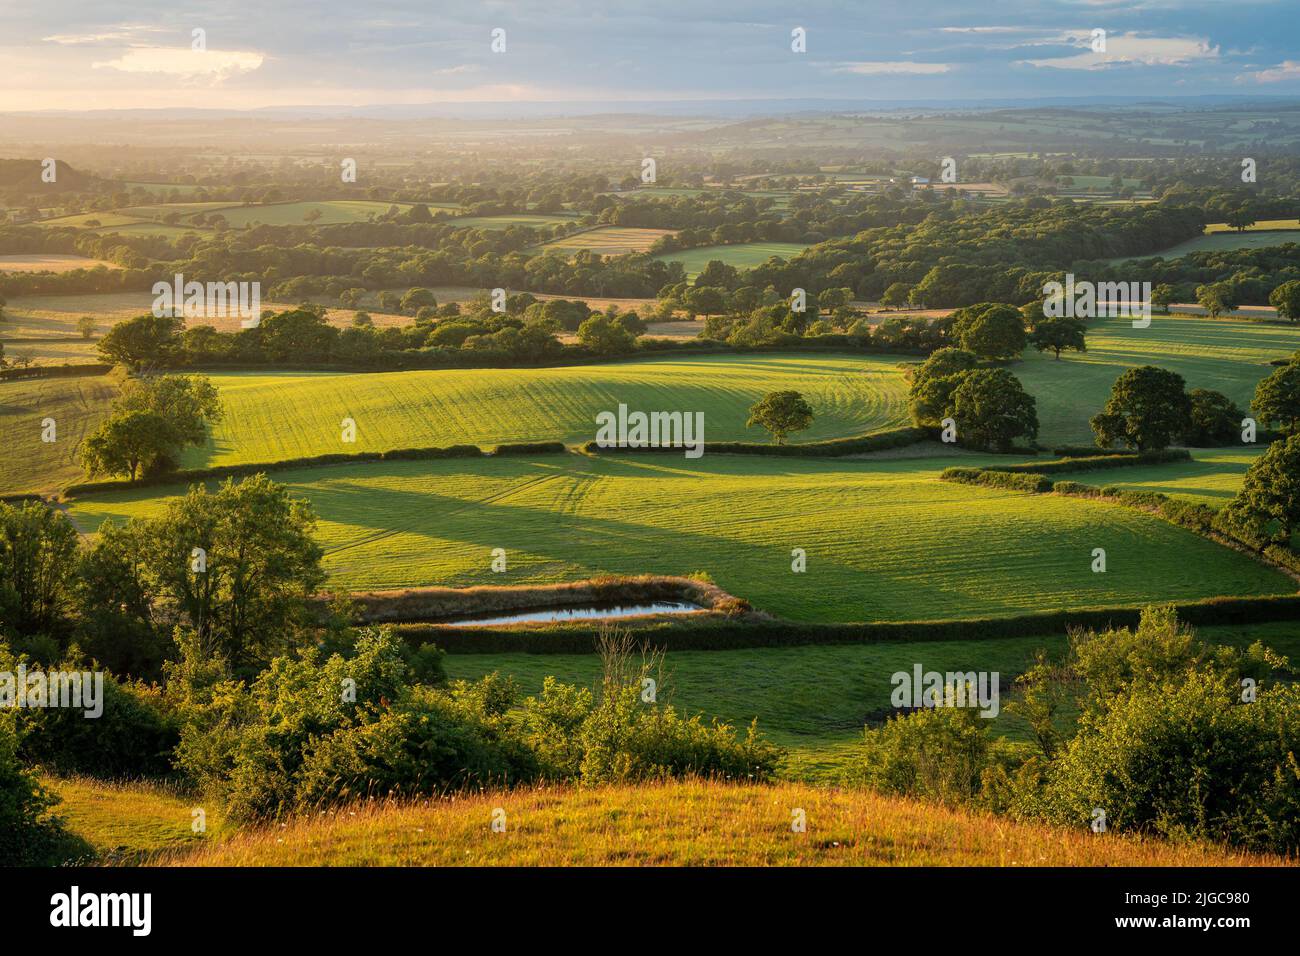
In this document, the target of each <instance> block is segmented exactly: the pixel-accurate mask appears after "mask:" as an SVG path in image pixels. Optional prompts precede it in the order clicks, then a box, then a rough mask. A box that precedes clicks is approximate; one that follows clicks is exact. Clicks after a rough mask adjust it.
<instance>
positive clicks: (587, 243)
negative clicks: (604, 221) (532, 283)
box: [542, 226, 676, 256]
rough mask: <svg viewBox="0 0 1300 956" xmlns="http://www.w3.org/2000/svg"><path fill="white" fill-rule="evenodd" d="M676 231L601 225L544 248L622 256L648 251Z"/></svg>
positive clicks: (551, 242) (543, 248) (548, 244)
mask: <svg viewBox="0 0 1300 956" xmlns="http://www.w3.org/2000/svg"><path fill="white" fill-rule="evenodd" d="M675 232H676V230H675V229H631V228H628V227H626V226H599V227H597V228H595V229H588V230H587V231H586V232H580V233H577V234H575V235H572V236H565V237H564V238H562V239H552V240H551V241H550V242H548V243H545V244H544V245H543V246H542V250H543V251H548V250H551V249H563V250H572V251H575V252H576V251H577V250H579V249H589V250H591V251H592V252H599V253H600V254H601V255H605V256H622V255H626V254H628V253H630V252H646V251H648V250H649V249H650V247H651V246H653V245H654V244H655V243H656V242H657V241H658V240H659V239H660V237H662V236H671V235H673V234H674V233H675Z"/></svg>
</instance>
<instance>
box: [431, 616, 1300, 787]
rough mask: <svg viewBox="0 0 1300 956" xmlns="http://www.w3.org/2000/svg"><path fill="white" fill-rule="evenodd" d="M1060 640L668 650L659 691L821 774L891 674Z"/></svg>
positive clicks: (846, 754) (1290, 629)
mask: <svg viewBox="0 0 1300 956" xmlns="http://www.w3.org/2000/svg"><path fill="white" fill-rule="evenodd" d="M1198 635H1199V636H1200V638H1201V639H1202V640H1205V641H1207V642H1213V643H1220V644H1229V645H1232V646H1234V647H1246V646H1248V645H1249V644H1250V643H1252V642H1253V641H1256V640H1259V641H1263V642H1264V643H1265V644H1266V645H1268V646H1269V647H1271V648H1273V649H1274V650H1276V651H1278V652H1279V653H1281V654H1282V655H1284V656H1286V657H1289V658H1290V659H1291V660H1292V661H1297V660H1300V634H1297V632H1296V628H1295V625H1294V624H1292V623H1290V622H1286V621H1283V622H1278V623H1273V624H1257V625H1252V626H1250V627H1239V626H1237V627H1207V628H1200V629H1199V630H1198ZM1065 647H1066V638H1065V636H1064V635H1057V636H1054V637H1014V638H995V639H992V640H985V641H979V642H978V643H974V644H972V643H970V642H959V641H933V642H931V641H926V642H922V643H902V642H900V643H884V644H860V645H842V646H826V647H816V646H814V647H765V648H761V649H752V650H734V651H671V652H669V653H668V654H667V655H666V656H665V658H664V670H663V676H664V680H663V681H661V682H660V687H659V689H658V697H659V699H660V700H667V701H668V702H670V703H672V704H673V705H674V706H676V707H678V708H679V709H681V710H684V711H686V712H687V713H691V714H695V713H700V714H703V715H704V716H705V717H706V718H713V717H716V718H718V719H719V720H725V721H727V722H729V723H731V724H733V725H735V726H739V727H745V726H747V725H748V724H749V722H750V721H751V720H754V719H755V718H757V720H758V728H759V730H760V732H762V734H763V736H765V737H766V738H767V739H769V740H771V741H772V742H773V743H776V744H779V745H780V746H782V747H786V748H788V749H789V750H790V758H789V760H788V761H787V765H786V767H785V774H786V775H788V776H791V777H806V776H811V777H824V776H830V775H833V774H834V773H835V772H836V771H840V770H843V769H844V768H845V766H846V765H847V763H848V762H849V760H850V759H852V757H853V755H854V754H855V752H856V751H857V749H858V745H859V743H860V742H861V740H862V729H863V726H864V725H865V724H866V722H867V717H868V716H869V715H870V716H873V717H875V718H877V719H878V718H879V715H881V714H883V713H886V712H888V711H889V708H890V700H889V697H890V691H891V690H892V684H891V682H890V678H891V676H892V675H893V674H894V673H895V672H896V671H900V670H904V671H910V670H911V669H912V667H913V665H914V664H917V663H920V664H921V665H922V666H923V667H924V668H925V669H926V670H936V671H943V672H947V671H968V670H991V671H997V672H998V673H999V674H1000V675H1001V677H1002V678H1003V679H1004V680H1009V679H1011V678H1013V677H1015V676H1016V675H1018V674H1021V673H1023V672H1024V670H1025V668H1026V666H1027V665H1029V664H1031V663H1032V662H1033V658H1034V653H1035V651H1037V650H1040V649H1042V650H1046V651H1047V652H1048V653H1049V654H1052V655H1053V656H1054V657H1055V656H1060V655H1061V654H1063V653H1064V651H1065ZM446 667H447V675H448V676H449V677H451V678H452V679H453V680H477V679H478V678H479V677H482V676H483V675H485V674H491V673H493V672H496V673H499V674H501V675H503V676H509V677H512V678H514V679H515V680H516V681H517V682H518V684H519V687H520V690H521V691H523V692H524V693H525V694H536V693H538V692H539V691H540V690H541V687H542V681H543V679H544V678H546V677H547V676H554V677H556V678H557V679H559V680H560V681H563V682H564V683H568V684H579V685H585V686H589V687H593V688H598V686H599V680H600V661H599V659H598V658H596V657H595V656H594V655H591V654H451V655H448V656H447V658H446ZM1006 702H1007V696H1006V695H1005V694H1004V695H1003V697H1002V701H1001V703H1002V711H1001V712H1000V713H999V714H998V716H997V717H995V718H992V723H991V724H990V727H991V729H992V730H993V732H994V733H995V734H998V735H1001V736H1005V737H1007V738H1008V739H1011V740H1028V739H1029V734H1028V727H1027V725H1026V724H1025V722H1024V720H1023V719H1022V718H1020V717H1018V716H1016V715H1014V714H1010V713H1007V711H1006V709H1005V706H1006Z"/></svg>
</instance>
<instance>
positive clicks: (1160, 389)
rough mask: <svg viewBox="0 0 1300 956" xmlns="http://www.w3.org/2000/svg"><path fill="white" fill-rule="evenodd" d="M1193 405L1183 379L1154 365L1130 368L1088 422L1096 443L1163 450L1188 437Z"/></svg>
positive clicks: (1141, 449) (1106, 445) (1116, 381)
mask: <svg viewBox="0 0 1300 956" xmlns="http://www.w3.org/2000/svg"><path fill="white" fill-rule="evenodd" d="M1191 419H1192V402H1191V399H1190V398H1188V397H1187V392H1186V391H1185V390H1184V382H1183V377H1182V376H1181V375H1178V374H1177V373H1175V372H1170V371H1168V370H1166V369H1163V368H1157V367H1156V366H1154V365H1143V366H1140V367H1139V368H1131V369H1129V370H1128V371H1127V372H1125V373H1124V374H1123V375H1121V376H1120V377H1119V378H1117V379H1116V380H1115V384H1114V385H1113V386H1112V387H1111V390H1110V398H1109V399H1107V401H1106V406H1105V408H1104V409H1102V411H1101V412H1100V413H1099V414H1097V415H1094V416H1093V417H1092V419H1091V421H1090V422H1089V424H1090V425H1091V426H1092V430H1093V433H1094V434H1095V435H1096V436H1097V443H1098V444H1099V445H1101V446H1102V447H1103V448H1110V447H1111V446H1113V445H1115V444H1116V443H1117V442H1122V443H1124V444H1126V445H1130V446H1132V447H1134V448H1137V449H1139V450H1140V451H1148V450H1151V449H1158V448H1166V447H1168V445H1169V444H1170V443H1171V442H1173V441H1174V440H1175V439H1177V438H1181V437H1182V436H1183V435H1185V434H1186V433H1187V430H1188V428H1189V426H1190V425H1191Z"/></svg>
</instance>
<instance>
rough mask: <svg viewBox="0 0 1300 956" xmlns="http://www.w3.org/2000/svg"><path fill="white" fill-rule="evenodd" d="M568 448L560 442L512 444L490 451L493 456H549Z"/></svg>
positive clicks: (499, 446) (498, 446)
mask: <svg viewBox="0 0 1300 956" xmlns="http://www.w3.org/2000/svg"><path fill="white" fill-rule="evenodd" d="M568 450H569V448H568V446H567V445H565V444H564V442H562V441H534V442H514V443H513V444H507V445H497V446H496V448H493V449H492V454H494V455H550V454H555V453H557V452H566V451H568Z"/></svg>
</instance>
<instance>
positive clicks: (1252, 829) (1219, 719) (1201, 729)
mask: <svg viewBox="0 0 1300 956" xmlns="http://www.w3.org/2000/svg"><path fill="white" fill-rule="evenodd" d="M1288 667H1289V665H1288V662H1287V661H1286V660H1285V659H1284V658H1280V657H1278V656H1277V655H1275V654H1273V653H1272V652H1270V651H1269V650H1267V649H1266V648H1264V647H1262V646H1261V645H1259V644H1255V645H1253V646H1252V647H1250V648H1249V649H1248V650H1246V651H1244V652H1242V651H1237V650H1235V649H1233V648H1228V647H1215V646H1210V645H1206V644H1204V643H1202V642H1201V641H1199V640H1198V639H1197V638H1196V635H1195V632H1194V631H1192V630H1191V629H1190V628H1188V627H1187V626H1186V625H1185V624H1182V623H1180V622H1179V620H1178V617H1177V614H1176V612H1175V611H1174V609H1173V608H1172V607H1151V608H1148V609H1146V610H1145V611H1144V612H1143V614H1142V618H1141V621H1140V623H1139V624H1138V627H1137V628H1136V629H1129V628H1122V629H1110V630H1106V631H1103V632H1096V631H1089V632H1082V631H1078V632H1075V633H1073V634H1072V635H1071V647H1070V652H1069V655H1068V657H1067V659H1066V660H1065V661H1063V662H1060V663H1052V662H1049V661H1047V659H1046V658H1045V656H1044V655H1041V654H1040V657H1039V664H1038V665H1036V666H1035V667H1034V668H1031V670H1030V671H1028V672H1027V673H1026V674H1025V675H1024V676H1023V677H1022V678H1021V683H1022V691H1023V693H1022V695H1021V698H1020V699H1019V700H1017V701H1015V702H1013V703H1011V704H1009V705H1008V708H1009V709H1011V710H1013V711H1015V712H1016V713H1018V714H1020V715H1021V716H1023V717H1024V718H1025V719H1026V720H1027V721H1028V722H1029V723H1030V725H1031V729H1032V731H1033V733H1034V736H1035V738H1036V739H1037V740H1038V742H1039V747H1038V751H1037V752H1036V753H1034V754H1033V755H1031V756H1029V757H1027V758H1022V759H1020V760H1015V759H1013V756H1012V754H1011V753H1010V752H1009V751H1007V750H1005V749H1003V748H1000V747H998V746H996V745H995V744H994V743H993V741H992V738H991V734H990V732H989V730H988V729H987V723H986V722H984V721H982V720H981V719H980V718H979V716H978V712H977V711H976V710H975V709H973V708H966V707H954V706H951V703H952V701H951V700H949V701H948V705H945V706H939V707H933V708H928V709H922V710H919V711H916V712H914V713H911V714H908V715H906V716H901V717H896V718H893V719H891V720H890V721H889V722H888V723H886V724H885V725H884V726H883V727H880V728H876V729H868V730H867V732H866V737H865V743H864V749H863V764H862V767H861V770H860V772H859V774H858V777H859V779H860V781H861V782H863V783H865V784H866V785H868V786H871V787H873V788H876V789H880V790H883V791H886V792H890V793H898V794H903V795H907V796H914V797H919V798H922V799H927V800H932V801H938V802H943V803H947V804H952V805H956V804H968V805H975V806H981V807H985V808H989V809H993V810H995V811H997V812H1001V813H1005V814H1008V815H1010V816H1013V817H1016V818H1020V819H1040V820H1047V821H1051V822H1055V823H1060V824H1063V825H1066V826H1071V827H1092V828H1093V829H1094V830H1095V831H1097V832H1099V833H1102V832H1111V831H1114V832H1119V833H1145V834H1151V835H1155V836H1159V837H1162V838H1165V839H1173V840H1197V841H1210V842H1222V843H1229V844H1233V845H1236V846H1241V847H1245V848H1247V849H1252V850H1264V851H1273V852H1279V853H1294V852H1296V851H1297V849H1300V765H1297V757H1296V755H1297V753H1300V688H1297V687H1295V686H1293V685H1291V684H1289V683H1286V682H1283V681H1279V680H1276V679H1274V675H1276V674H1280V673H1283V672H1285V671H1286V670H1287V669H1288ZM1076 708H1077V711H1078V714H1079V716H1078V718H1077V721H1075V723H1074V726H1073V727H1072V728H1070V729H1068V730H1065V731H1062V730H1061V728H1062V726H1063V725H1064V724H1065V719H1064V718H1065V715H1066V714H1068V713H1069V712H1070V711H1071V710H1072V709H1076ZM1099 823H1100V824H1104V829H1103V828H1102V827H1100V826H1099ZM1099 838H1100V837H1099Z"/></svg>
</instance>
